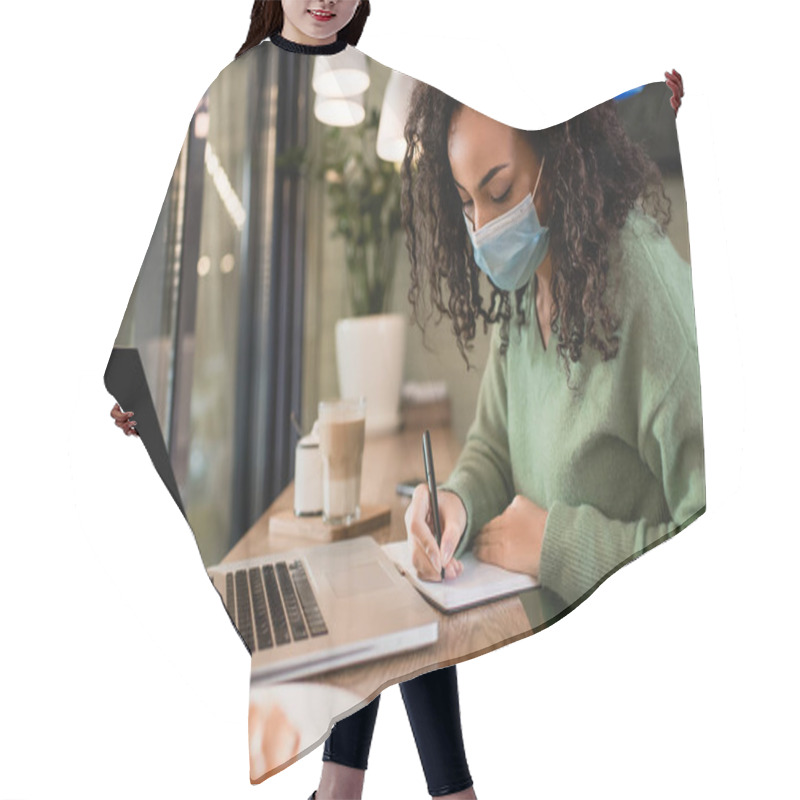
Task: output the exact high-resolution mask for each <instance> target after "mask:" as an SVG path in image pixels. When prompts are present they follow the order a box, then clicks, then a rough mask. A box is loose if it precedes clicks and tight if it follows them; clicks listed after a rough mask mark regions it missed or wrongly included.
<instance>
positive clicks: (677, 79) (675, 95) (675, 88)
mask: <svg viewBox="0 0 800 800" xmlns="http://www.w3.org/2000/svg"><path fill="white" fill-rule="evenodd" d="M664 76H665V77H666V79H667V86H668V87H669V88H670V90H671V91H672V97H670V99H669V104H670V105H671V106H672V110H673V111H674V112H675V116H678V109H679V108H680V107H681V97H683V78H682V77H681V74H680V72H678V71H677V70H672V72H665V73H664Z"/></svg>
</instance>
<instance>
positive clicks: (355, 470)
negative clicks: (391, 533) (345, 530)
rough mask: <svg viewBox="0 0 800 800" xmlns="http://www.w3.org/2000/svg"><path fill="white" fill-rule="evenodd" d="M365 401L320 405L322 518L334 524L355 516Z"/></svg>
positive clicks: (350, 519) (356, 511)
mask: <svg viewBox="0 0 800 800" xmlns="http://www.w3.org/2000/svg"><path fill="white" fill-rule="evenodd" d="M365 419H366V400H365V398H363V397H360V398H357V399H344V400H323V401H322V402H321V403H320V404H319V449H320V455H321V456H322V518H323V520H324V521H325V522H327V523H330V524H333V525H342V524H344V525H346V524H347V523H349V522H352V521H353V520H356V519H358V517H359V514H360V511H361V509H360V500H361V460H362V456H363V454H364V424H365Z"/></svg>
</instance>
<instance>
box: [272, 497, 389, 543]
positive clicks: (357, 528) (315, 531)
mask: <svg viewBox="0 0 800 800" xmlns="http://www.w3.org/2000/svg"><path fill="white" fill-rule="evenodd" d="M391 516H392V512H391V509H390V508H389V506H383V505H363V504H362V506H361V517H360V519H357V520H355V522H351V523H350V524H349V525H328V524H326V523H325V522H323V521H322V514H317V515H315V516H313V517H298V516H296V515H295V513H294V511H293V510H292V509H287V510H286V511H278V512H277V513H276V514H272V515H271V516H270V518H269V533H270V536H272V535H273V534H274V535H276V536H297V537H298V538H303V539H317V540H319V541H321V542H337V541H339V540H340V539H353V538H354V537H356V536H363V535H364V534H365V533H371V532H372V531H375V530H378V529H379V528H383V527H386V526H388V525H389V524H390V522H391Z"/></svg>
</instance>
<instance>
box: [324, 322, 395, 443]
mask: <svg viewBox="0 0 800 800" xmlns="http://www.w3.org/2000/svg"><path fill="white" fill-rule="evenodd" d="M405 356H406V320H405V317H403V315H402V314H370V315H368V316H364V317H347V318H346V319H340V320H339V321H338V322H337V323H336V366H337V368H338V373H339V395H340V397H358V396H359V395H364V396H365V397H366V398H367V417H366V422H365V431H366V434H367V435H375V434H382V433H391V432H393V431H396V430H397V429H398V428H399V427H400V389H401V387H402V383H403V367H404V365H405Z"/></svg>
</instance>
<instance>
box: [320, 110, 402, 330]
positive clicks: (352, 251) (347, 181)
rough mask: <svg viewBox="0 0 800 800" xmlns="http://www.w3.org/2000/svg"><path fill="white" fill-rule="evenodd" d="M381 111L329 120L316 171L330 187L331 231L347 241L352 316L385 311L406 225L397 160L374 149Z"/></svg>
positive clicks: (346, 258)
mask: <svg viewBox="0 0 800 800" xmlns="http://www.w3.org/2000/svg"><path fill="white" fill-rule="evenodd" d="M379 122H380V115H379V114H378V111H377V109H375V108H372V109H370V110H369V111H368V112H367V115H366V118H365V119H364V121H363V122H362V123H360V124H359V125H355V126H352V127H347V128H340V127H333V126H325V132H324V134H323V156H322V161H321V164H320V165H319V168H318V170H317V177H318V178H320V179H322V180H324V181H325V182H326V183H327V187H328V199H329V202H330V212H331V214H332V215H333V217H334V219H335V221H336V222H335V227H334V231H333V236H341V237H342V238H343V239H344V242H345V260H346V262H347V275H348V288H349V292H350V299H351V303H352V312H353V315H354V316H363V315H366V314H381V313H383V312H384V311H385V310H386V307H387V304H388V301H389V298H390V297H391V289H392V282H393V280H394V274H395V268H396V262H397V244H398V239H399V236H398V234H399V232H400V229H401V227H402V215H401V207H400V189H401V179H400V172H399V169H398V168H397V165H396V164H394V163H393V162H390V161H384V160H383V159H382V158H380V157H379V156H378V154H377V151H376V143H377V139H378V125H379Z"/></svg>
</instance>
